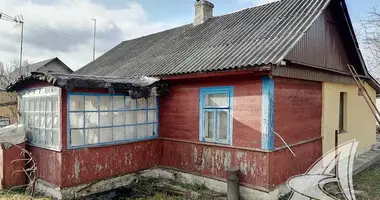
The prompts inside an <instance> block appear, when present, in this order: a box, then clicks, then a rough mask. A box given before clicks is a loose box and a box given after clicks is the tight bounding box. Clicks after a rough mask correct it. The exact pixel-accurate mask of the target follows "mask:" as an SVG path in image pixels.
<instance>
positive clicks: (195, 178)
mask: <svg viewBox="0 0 380 200" xmlns="http://www.w3.org/2000/svg"><path fill="white" fill-rule="evenodd" d="M216 6H217V5H216ZM213 8H214V5H213V4H212V3H210V2H208V1H205V0H201V1H197V2H196V3H195V18H194V22H193V23H191V24H188V25H184V26H181V27H177V28H174V29H170V30H167V31H163V32H160V33H156V34H152V35H148V36H144V37H141V38H137V39H133V40H129V41H124V42H122V43H120V44H119V45H117V46H116V47H114V48H113V49H112V50H110V51H109V52H107V53H105V54H104V55H102V56H100V57H99V58H98V59H96V60H95V61H93V62H91V63H89V64H88V65H86V66H84V67H83V68H81V69H79V70H78V71H76V72H74V73H73V74H71V75H63V74H59V73H33V74H32V75H31V76H28V77H23V78H22V79H19V81H18V82H17V83H15V84H13V85H11V86H10V87H8V90H9V91H15V90H16V91H19V92H20V103H21V110H20V112H21V117H20V119H21V121H22V122H23V123H25V124H26V126H27V127H28V133H29V150H30V151H31V152H32V153H33V155H34V156H35V157H36V159H37V162H38V165H39V168H38V169H39V171H38V178H39V183H38V187H39V188H42V189H44V190H45V191H48V192H49V193H50V194H52V195H54V196H56V197H58V198H72V197H74V196H78V195H85V194H88V193H91V192H94V191H96V192H99V191H104V190H106V189H111V188H114V187H117V186H121V185H123V184H127V183H128V180H129V181H130V178H131V177H132V176H133V175H134V174H135V173H136V172H140V173H139V174H140V175H141V174H144V173H145V174H146V175H150V176H167V177H172V178H176V179H177V180H179V181H183V182H188V183H195V182H197V183H206V185H207V186H208V187H210V188H211V189H215V190H219V191H225V182H226V171H227V169H228V168H229V167H239V169H240V172H239V176H240V184H241V188H242V189H241V195H242V197H245V198H247V199H252V198H254V197H258V196H260V197H263V198H273V199H274V198H275V196H276V195H277V194H278V192H279V188H280V186H281V185H283V184H284V183H285V182H286V180H287V179H288V178H289V177H291V176H293V175H296V174H300V173H303V172H305V171H306V170H307V169H308V168H309V167H310V166H311V165H312V164H313V163H314V162H315V161H316V160H317V159H318V158H320V157H321V156H322V155H323V154H324V153H326V152H328V151H329V150H331V149H333V148H334V137H335V134H334V133H335V131H336V130H338V131H339V133H340V134H339V138H338V141H339V143H343V142H345V141H347V140H350V139H357V140H358V141H359V147H358V149H359V152H358V153H362V152H365V151H367V150H368V149H370V148H371V146H372V145H373V144H374V143H376V138H375V128H376V122H375V119H374V117H373V116H372V114H371V111H370V109H369V108H368V106H367V104H366V102H365V101H364V99H363V97H362V96H360V94H358V87H357V85H356V84H355V83H354V81H353V78H352V77H351V75H350V73H349V71H348V68H347V64H351V65H353V66H355V68H356V70H357V72H358V73H359V74H360V75H361V78H362V80H363V81H364V84H365V87H366V89H367V90H368V92H369V93H370V95H371V97H372V98H373V99H375V96H376V94H377V93H379V92H380V86H379V84H378V83H377V82H376V81H375V80H374V79H373V78H372V77H371V76H370V75H369V74H368V71H367V68H366V66H365V63H364V61H363V58H362V55H361V53H360V49H359V48H358V43H357V41H356V38H355V33H354V31H353V28H352V25H351V22H350V17H349V14H348V11H347V7H346V4H345V2H344V1H343V0H281V1H277V2H273V3H270V4H265V5H261V6H256V7H252V8H247V9H245V10H241V11H238V12H234V13H231V14H226V15H222V16H215V17H214V16H213ZM146 76H148V77H154V78H156V79H153V78H147V77H146ZM136 77H145V78H142V79H138V78H136ZM279 136H281V137H282V138H283V140H284V141H285V142H286V143H287V144H288V145H289V146H290V148H291V150H292V151H293V152H294V153H295V155H296V156H293V155H292V153H291V151H290V150H289V149H288V148H286V145H285V144H284V142H283V141H282V139H281V138H280V137H279Z"/></svg>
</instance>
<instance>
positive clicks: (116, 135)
mask: <svg viewBox="0 0 380 200" xmlns="http://www.w3.org/2000/svg"><path fill="white" fill-rule="evenodd" d="M120 140H124V127H115V128H113V141H120Z"/></svg>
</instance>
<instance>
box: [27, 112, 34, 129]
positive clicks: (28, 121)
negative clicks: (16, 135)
mask: <svg viewBox="0 0 380 200" xmlns="http://www.w3.org/2000/svg"><path fill="white" fill-rule="evenodd" d="M26 118H27V119H26V120H27V124H28V127H32V126H33V119H34V117H33V116H32V115H31V114H30V113H26Z"/></svg>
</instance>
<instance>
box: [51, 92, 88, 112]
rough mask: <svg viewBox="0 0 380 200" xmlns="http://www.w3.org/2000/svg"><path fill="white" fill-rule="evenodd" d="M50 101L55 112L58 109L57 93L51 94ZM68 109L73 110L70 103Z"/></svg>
mask: <svg viewBox="0 0 380 200" xmlns="http://www.w3.org/2000/svg"><path fill="white" fill-rule="evenodd" d="M70 98H71V97H70ZM82 100H83V99H82ZM51 101H52V107H53V111H55V112H57V111H59V106H58V95H56V96H53V97H52V100H51ZM81 104H82V105H83V102H82V103H81ZM70 109H71V110H73V109H72V107H71V104H70ZM81 110H83V109H81Z"/></svg>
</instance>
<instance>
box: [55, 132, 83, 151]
mask: <svg viewBox="0 0 380 200" xmlns="http://www.w3.org/2000/svg"><path fill="white" fill-rule="evenodd" d="M59 133H60V132H59V131H58V130H54V131H53V146H56V147H59V146H60V143H59V139H60V135H59ZM82 140H83V137H82Z"/></svg>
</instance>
